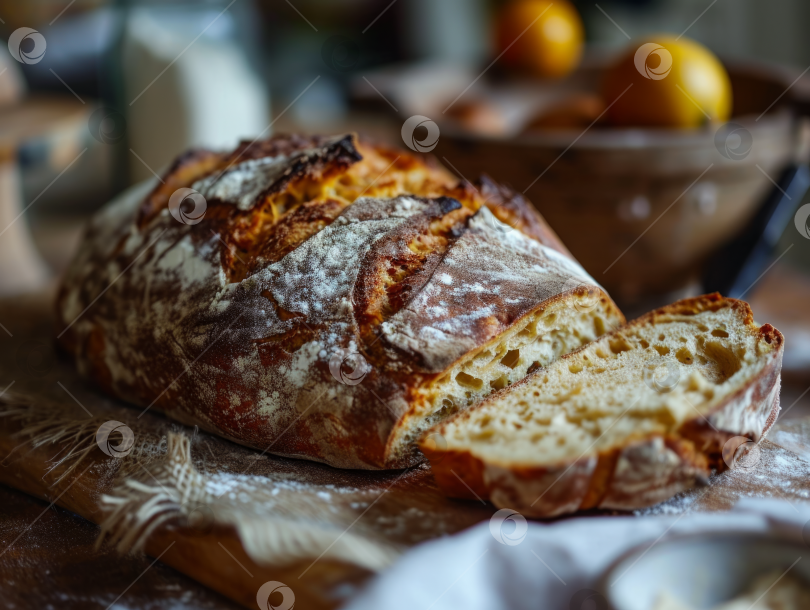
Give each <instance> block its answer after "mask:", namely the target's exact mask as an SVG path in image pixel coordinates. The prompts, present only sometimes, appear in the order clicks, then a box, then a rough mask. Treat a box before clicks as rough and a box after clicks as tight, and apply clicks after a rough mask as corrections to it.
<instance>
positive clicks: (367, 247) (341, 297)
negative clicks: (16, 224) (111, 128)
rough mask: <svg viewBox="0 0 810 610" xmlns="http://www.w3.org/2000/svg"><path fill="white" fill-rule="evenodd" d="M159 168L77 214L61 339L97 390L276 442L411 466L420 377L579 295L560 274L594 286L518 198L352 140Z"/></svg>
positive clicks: (237, 435)
mask: <svg viewBox="0 0 810 610" xmlns="http://www.w3.org/2000/svg"><path fill="white" fill-rule="evenodd" d="M163 181H164V182H165V185H164V184H161V185H158V186H157V187H156V188H155V189H154V190H153V191H152V192H151V193H150V194H149V195H148V196H146V197H145V198H143V197H140V196H134V197H129V199H127V198H125V199H123V200H121V201H118V202H115V203H113V204H111V205H110V206H107V207H106V208H105V209H103V210H102V211H101V212H99V213H98V214H97V215H96V216H95V217H94V219H93V220H92V222H91V223H90V226H89V227H88V229H87V233H86V235H85V237H84V239H83V241H82V244H81V247H80V249H79V252H78V253H77V255H76V258H75V259H74V261H73V262H72V264H71V265H70V268H69V270H68V272H67V274H66V276H65V278H64V280H63V283H62V286H61V288H60V291H59V294H58V298H57V304H56V305H57V320H58V324H59V330H60V331H62V332H61V334H60V339H59V342H60V345H61V346H62V347H63V348H64V350H65V351H67V352H68V353H69V354H71V355H72V356H73V357H74V358H75V360H76V363H77V365H78V367H79V370H80V371H81V372H82V373H83V374H85V375H87V376H88V377H90V378H91V379H93V380H94V381H95V382H96V383H97V384H98V386H99V387H101V388H102V389H104V390H105V391H106V392H109V393H110V394H113V395H115V396H118V397H120V398H122V399H124V400H127V401H130V402H134V403H136V404H138V405H141V406H142V407H144V408H152V409H159V410H161V411H164V412H165V413H167V414H168V415H169V416H171V417H174V418H175V419H178V420H180V421H182V422H184V423H188V424H195V425H199V426H200V427H202V428H204V429H206V430H208V431H211V432H214V433H216V434H219V435H221V436H224V437H225V438H228V439H231V440H234V441H236V442H239V443H241V444H244V445H248V446H252V447H255V448H257V449H261V450H264V451H268V452H270V453H274V454H279V455H285V456H291V457H301V458H306V459H311V460H317V461H322V462H326V463H328V464H331V465H334V466H338V467H343V468H400V467H405V466H408V465H411V464H414V463H416V462H418V461H419V460H421V459H422V456H421V454H419V453H418V452H411V451H403V448H402V447H401V446H395V444H392V443H390V442H389V440H390V439H391V437H392V434H393V433H394V431H395V430H396V429H398V427H399V426H402V425H403V422H405V421H406V420H407V419H408V418H409V417H410V416H411V414H412V412H413V410H414V408H415V406H416V403H417V402H418V401H420V400H424V399H423V398H421V397H420V395H418V392H417V390H418V389H419V388H422V387H424V386H425V385H426V384H430V383H432V382H433V381H434V380H436V379H437V378H439V377H440V376H441V375H442V374H443V373H445V372H446V370H447V369H448V367H450V366H452V365H453V364H454V363H456V362H458V361H460V360H463V359H464V358H468V357H470V355H471V354H474V353H476V352H477V351H478V350H480V349H482V348H483V347H484V346H486V345H488V344H489V343H491V342H492V341H493V340H494V339H496V338H497V337H498V336H500V335H501V334H503V333H504V332H505V331H507V330H508V329H510V328H511V327H512V326H513V325H514V324H515V323H516V322H518V321H520V320H522V319H524V318H525V316H527V315H531V314H532V313H533V312H536V311H540V310H542V309H543V308H544V307H547V306H548V305H549V304H550V303H553V302H556V301H557V300H559V299H573V298H574V291H573V290H571V289H569V288H568V287H567V285H566V283H567V282H568V283H570V280H571V279H576V280H577V281H581V282H583V283H587V284H593V285H594V286H596V283H595V282H594V281H593V280H592V279H590V278H589V276H588V275H587V273H585V271H584V270H582V268H581V267H580V266H579V265H578V264H577V263H576V261H574V260H573V258H571V257H570V254H569V253H568V252H567V251H566V250H565V248H564V247H563V246H562V245H561V244H560V242H559V240H558V239H557V237H556V236H555V235H554V234H553V232H552V231H551V230H550V229H549V228H548V227H547V225H546V224H545V222H544V221H543V219H542V218H541V217H540V216H539V215H538V214H537V213H536V212H535V211H534V209H533V208H532V207H531V206H530V205H529V204H528V203H527V202H526V201H525V199H523V198H522V197H520V196H518V195H515V194H514V193H512V192H511V191H510V190H509V189H507V188H505V187H501V186H499V185H496V184H495V183H494V182H492V181H491V180H488V179H484V180H483V181H482V182H480V183H479V185H478V187H474V186H472V185H468V184H459V183H458V182H457V181H456V180H455V179H454V178H453V177H452V176H450V175H449V174H447V172H445V171H444V170H443V169H441V168H440V167H433V166H430V165H429V164H427V163H425V162H423V161H422V160H420V159H419V158H416V157H412V156H410V155H408V154H406V153H403V152H402V151H391V150H388V149H385V148H383V147H378V146H374V147H372V146H369V145H366V144H363V143H359V142H358V141H357V140H356V138H354V137H353V136H351V135H349V136H338V137H333V138H325V137H319V136H313V137H309V136H306V137H305V136H278V137H274V138H272V139H270V140H267V141H260V142H254V143H249V144H242V145H240V146H239V147H238V148H237V149H236V150H235V151H233V152H231V153H213V152H210V151H195V152H192V153H188V154H186V155H183V156H182V157H181V158H180V159H179V160H178V161H177V162H176V163H175V165H174V167H173V168H172V169H171V170H170V172H169V174H168V175H167V176H165V177H164V178H163ZM177 188H192V189H194V190H196V191H198V192H200V193H201V194H202V195H203V196H204V197H205V199H206V202H207V209H206V211H205V215H204V217H203V218H202V220H200V221H199V222H198V223H195V224H182V223H181V222H178V221H176V220H175V219H174V218H173V217H172V216H171V215H170V213H169V211H168V209H167V203H168V202H169V199H170V197H171V196H172V193H173V192H174V190H176V189H177ZM484 193H486V194H487V196H489V197H490V199H489V200H486V198H485V196H484ZM359 196H362V199H360V200H358V197H359ZM498 218H500V219H501V220H503V221H505V222H507V223H509V226H506V225H504V224H503V223H502V222H500V221H499V220H497V219H498ZM510 226H512V227H515V229H516V230H512V229H510ZM593 289H594V290H595V291H597V292H598V294H599V295H600V301H599V305H598V307H599V312H600V315H602V316H603V317H604V318H605V322H606V323H607V325H611V324H616V323H620V322H621V321H622V320H623V318H622V316H621V313H620V312H619V311H618V309H617V308H616V307H615V305H614V304H613V303H612V301H611V300H610V298H609V297H608V296H607V295H606V294H604V292H602V291H601V289H599V288H593ZM63 329H65V330H63ZM354 353H356V354H359V355H360V356H361V357H362V358H361V359H360V360H361V365H362V366H361V367H360V369H359V370H355V371H348V373H349V375H348V376H344V372H346V371H344V368H343V364H344V362H343V361H344V360H345V358H346V357H347V354H354ZM335 362H337V370H335V366H334V364H335ZM355 373H358V374H360V373H362V379H361V380H360V381H359V382H357V383H355V382H356V381H357V380H356V379H354V378H352V377H351V374H355Z"/></svg>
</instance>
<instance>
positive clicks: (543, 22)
mask: <svg viewBox="0 0 810 610" xmlns="http://www.w3.org/2000/svg"><path fill="white" fill-rule="evenodd" d="M583 39H584V33H583V27H582V19H581V18H580V16H579V13H577V10H576V9H575V8H574V7H573V5H571V4H570V3H569V2H567V0H554V2H548V1H546V0H516V1H514V2H510V3H509V4H507V5H506V6H505V7H504V9H503V10H502V12H501V15H500V19H499V21H498V28H497V46H498V50H499V52H503V60H504V62H505V63H506V64H508V65H511V66H512V67H519V68H525V69H528V70H530V71H531V72H533V73H535V74H537V75H538V76H544V77H551V78H559V77H562V76H565V75H566V74H568V73H569V72H571V71H572V70H573V69H574V68H576V67H577V65H578V64H579V60H580V58H581V57H582V47H583ZM504 51H505V52H504Z"/></svg>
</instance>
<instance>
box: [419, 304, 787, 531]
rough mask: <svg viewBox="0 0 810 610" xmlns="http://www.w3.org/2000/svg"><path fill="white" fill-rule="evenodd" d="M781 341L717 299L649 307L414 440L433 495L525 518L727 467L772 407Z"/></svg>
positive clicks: (757, 435)
mask: <svg viewBox="0 0 810 610" xmlns="http://www.w3.org/2000/svg"><path fill="white" fill-rule="evenodd" d="M783 343H784V340H783V338H782V335H781V334H780V333H779V331H777V330H776V329H775V328H773V327H772V326H771V325H770V324H765V325H764V326H762V327H760V326H757V325H756V324H755V323H754V320H753V317H752V314H751V309H750V308H749V307H748V304H747V303H744V302H743V301H737V300H734V299H724V298H722V297H720V296H719V295H717V294H714V295H708V296H704V297H699V298H694V299H688V300H684V301H680V302H678V303H675V304H673V305H669V306H667V307H664V308H662V309H658V310H656V311H653V312H651V313H649V314H647V315H645V316H643V317H641V318H639V319H638V320H635V321H633V322H630V323H628V324H627V325H626V326H624V327H622V328H620V329H617V330H615V331H613V332H610V333H608V334H606V335H604V336H603V337H602V338H600V339H598V340H597V341H595V342H593V343H591V344H590V345H587V346H584V347H582V348H580V349H578V350H576V351H575V352H573V353H570V354H567V355H565V356H563V357H562V358H561V359H559V360H557V361H556V362H554V363H553V364H551V365H550V366H548V367H546V368H543V369H540V370H538V371H535V372H534V373H533V374H531V375H529V376H528V377H527V378H525V379H523V380H522V381H521V382H519V383H516V384H514V385H512V386H510V387H509V388H506V389H504V390H501V391H500V392H498V393H496V394H494V395H493V396H491V397H489V398H488V399H487V400H485V401H483V402H482V403H480V404H479V405H477V406H475V407H473V408H472V409H470V410H468V411H466V412H464V413H461V414H459V415H456V416H455V417H453V418H452V419H450V420H449V421H446V422H444V423H442V424H440V425H438V426H437V427H435V428H434V429H432V430H431V431H429V433H428V434H426V435H425V437H424V438H423V439H422V441H421V446H422V448H423V451H424V452H425V453H426V455H427V456H428V458H429V459H430V461H431V466H432V469H433V472H434V475H435V477H436V480H437V481H438V483H439V486H440V487H441V488H442V489H443V491H444V492H445V493H447V494H448V495H451V496H456V497H469V498H474V497H476V496H478V497H480V498H489V499H491V500H492V502H493V503H494V504H495V505H496V506H499V507H509V508H512V509H514V510H517V511H519V512H521V513H522V514H524V515H526V516H535V517H551V516H555V515H560V514H563V513H570V512H574V511H576V510H580V509H588V508H606V509H620V510H630V509H636V508H641V507H644V506H649V505H652V504H656V503H658V502H661V501H663V500H665V499H667V498H669V497H671V496H672V495H674V494H676V493H678V492H680V491H682V490H684V489H686V488H688V487H690V486H692V485H694V484H695V482H696V480H700V479H702V478H705V477H706V476H708V474H709V472H710V469H712V468H717V469H718V470H722V469H725V468H726V467H728V465H730V464H734V461H733V460H734V459H738V458H739V455H735V454H736V452H737V451H739V450H741V451H745V450H746V449H747V447H745V446H743V447H740V445H741V442H742V443H745V444H748V445H753V443H748V442H747V441H741V440H740V439H734V437H738V436H739V437H746V438H747V439H750V440H751V441H753V442H758V441H760V440H761V439H762V438H763V436H764V435H765V433H766V432H767V430H768V429H769V428H770V427H771V425H772V424H773V423H774V421H775V420H776V416H777V414H778V412H779V387H780V369H781V364H782V351H783Z"/></svg>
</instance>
